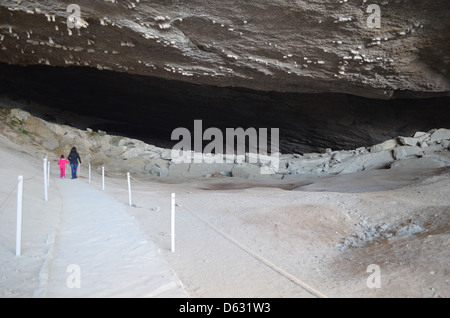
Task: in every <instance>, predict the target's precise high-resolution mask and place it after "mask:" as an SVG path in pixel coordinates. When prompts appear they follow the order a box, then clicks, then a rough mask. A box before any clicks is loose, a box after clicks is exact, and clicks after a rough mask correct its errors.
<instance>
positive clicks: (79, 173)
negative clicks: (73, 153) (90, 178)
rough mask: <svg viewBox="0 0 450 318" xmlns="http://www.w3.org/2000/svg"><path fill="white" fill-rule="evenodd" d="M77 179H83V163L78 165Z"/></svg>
mask: <svg viewBox="0 0 450 318" xmlns="http://www.w3.org/2000/svg"><path fill="white" fill-rule="evenodd" d="M77 177H81V163H80V164H79V165H78V169H77Z"/></svg>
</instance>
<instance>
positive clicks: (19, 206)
mask: <svg viewBox="0 0 450 318" xmlns="http://www.w3.org/2000/svg"><path fill="white" fill-rule="evenodd" d="M18 180H19V184H18V185H17V223H16V256H20V251H21V246H22V194H23V176H19V178H18Z"/></svg>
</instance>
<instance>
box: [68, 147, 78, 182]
mask: <svg viewBox="0 0 450 318" xmlns="http://www.w3.org/2000/svg"><path fill="white" fill-rule="evenodd" d="M67 159H68V160H69V161H70V168H71V169H72V179H75V178H77V168H78V162H80V165H81V158H80V155H79V154H78V152H77V148H75V147H73V148H72V150H70V154H69V156H68V157H67Z"/></svg>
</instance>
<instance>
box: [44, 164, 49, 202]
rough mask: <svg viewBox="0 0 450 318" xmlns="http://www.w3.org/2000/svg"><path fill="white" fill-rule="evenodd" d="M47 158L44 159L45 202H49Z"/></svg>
mask: <svg viewBox="0 0 450 318" xmlns="http://www.w3.org/2000/svg"><path fill="white" fill-rule="evenodd" d="M47 182H48V181H47V157H45V158H44V200H45V202H47V201H48V192H47V190H48V189H47V188H48V186H47Z"/></svg>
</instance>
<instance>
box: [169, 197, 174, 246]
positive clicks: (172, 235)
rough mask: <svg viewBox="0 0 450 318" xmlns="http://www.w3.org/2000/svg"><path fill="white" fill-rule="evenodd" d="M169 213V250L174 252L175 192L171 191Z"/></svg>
mask: <svg viewBox="0 0 450 318" xmlns="http://www.w3.org/2000/svg"><path fill="white" fill-rule="evenodd" d="M170 215H171V217H170V233H171V251H172V252H175V193H172V202H171V213H170Z"/></svg>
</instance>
